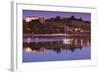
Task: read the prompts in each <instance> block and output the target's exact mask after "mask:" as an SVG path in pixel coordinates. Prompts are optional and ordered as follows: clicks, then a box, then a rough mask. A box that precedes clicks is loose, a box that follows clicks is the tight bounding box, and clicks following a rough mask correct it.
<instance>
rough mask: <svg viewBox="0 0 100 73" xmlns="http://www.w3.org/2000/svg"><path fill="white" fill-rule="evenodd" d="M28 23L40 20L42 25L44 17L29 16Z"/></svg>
mask: <svg viewBox="0 0 100 73" xmlns="http://www.w3.org/2000/svg"><path fill="white" fill-rule="evenodd" d="M25 20H26V22H30V21H31V20H39V21H40V22H41V23H44V21H45V20H44V17H41V16H27V17H26V19H25Z"/></svg>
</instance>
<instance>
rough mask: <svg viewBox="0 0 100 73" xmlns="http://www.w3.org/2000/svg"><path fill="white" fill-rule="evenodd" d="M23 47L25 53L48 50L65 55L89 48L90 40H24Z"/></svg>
mask: <svg viewBox="0 0 100 73" xmlns="http://www.w3.org/2000/svg"><path fill="white" fill-rule="evenodd" d="M23 47H24V49H25V51H26V52H31V53H45V52H47V51H49V50H52V51H54V52H56V53H61V52H62V51H66V53H67V50H71V51H72V52H74V51H75V49H80V50H81V49H82V48H83V47H90V38H81V37H78V38H75V37H72V38H66V39H64V38H24V43H23Z"/></svg>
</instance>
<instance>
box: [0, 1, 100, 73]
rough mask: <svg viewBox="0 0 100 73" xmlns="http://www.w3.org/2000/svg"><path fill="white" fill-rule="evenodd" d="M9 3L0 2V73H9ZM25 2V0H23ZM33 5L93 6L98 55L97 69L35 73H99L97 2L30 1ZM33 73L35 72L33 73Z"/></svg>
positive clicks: (98, 9) (99, 8) (99, 33)
mask: <svg viewBox="0 0 100 73" xmlns="http://www.w3.org/2000/svg"><path fill="white" fill-rule="evenodd" d="M10 1H11V0H1V2H0V25H1V26H0V73H11V71H10V69H9V68H10V56H11V55H10V45H11V44H10V43H11V38H10V35H11V31H10V29H11V26H10V18H11V14H10ZM23 1H25V0H23ZM27 1H28V0H27ZM31 1H32V2H33V3H38V4H50V5H51V4H53V5H69V6H72V5H76V6H86V7H88V6H95V7H97V13H98V14H97V20H98V21H97V25H96V27H97V28H96V29H97V30H96V31H95V35H96V37H95V38H96V41H97V43H98V44H97V49H98V51H97V55H98V65H97V67H81V68H67V69H61V70H57V69H56V70H46V71H39V70H38V71H37V72H36V73H55V72H57V73H99V71H100V70H99V69H100V63H99V62H100V58H99V55H100V53H99V51H100V46H99V43H100V38H99V36H100V32H99V31H100V21H99V19H100V5H99V3H100V2H99V0H31ZM34 73H35V72H34Z"/></svg>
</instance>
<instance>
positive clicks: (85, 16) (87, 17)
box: [23, 10, 91, 21]
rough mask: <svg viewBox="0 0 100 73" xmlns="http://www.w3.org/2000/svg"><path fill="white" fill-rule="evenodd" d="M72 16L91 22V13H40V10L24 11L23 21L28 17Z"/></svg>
mask: <svg viewBox="0 0 100 73" xmlns="http://www.w3.org/2000/svg"><path fill="white" fill-rule="evenodd" d="M72 15H74V16H75V18H80V17H81V18H82V19H83V20H86V21H91V13H82V12H81V13H79V12H58V11H39V10H23V19H25V18H26V17H27V16H43V17H44V18H45V19H47V18H51V17H53V18H54V17H56V16H61V17H66V18H68V17H71V16H72Z"/></svg>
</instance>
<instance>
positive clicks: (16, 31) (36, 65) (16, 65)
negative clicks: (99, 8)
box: [11, 2, 97, 71]
mask: <svg viewBox="0 0 100 73" xmlns="http://www.w3.org/2000/svg"><path fill="white" fill-rule="evenodd" d="M11 4H12V5H11V7H12V10H11V11H12V49H11V56H12V57H11V70H13V71H16V70H17V71H21V70H24V71H27V70H28V71H29V70H38V69H39V70H43V69H56V68H59V69H60V68H66V67H80V66H94V65H96V57H97V56H96V48H95V47H96V41H95V39H94V37H95V33H94V31H95V30H96V26H97V25H96V8H93V7H77V6H58V5H40V4H33V3H28V2H27V3H25V2H12V3H11ZM23 9H26V10H46V11H47V10H49V11H63V12H68V11H69V12H86V13H87V12H89V13H91V29H92V30H91V39H92V40H91V60H73V61H57V62H33V63H22V49H18V48H22V45H21V44H22V25H20V24H22V10H23ZM94 24H95V25H94Z"/></svg>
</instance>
